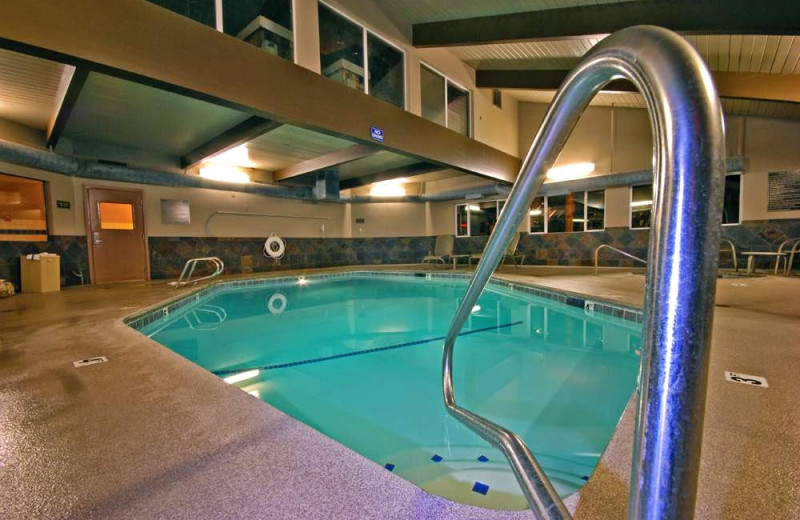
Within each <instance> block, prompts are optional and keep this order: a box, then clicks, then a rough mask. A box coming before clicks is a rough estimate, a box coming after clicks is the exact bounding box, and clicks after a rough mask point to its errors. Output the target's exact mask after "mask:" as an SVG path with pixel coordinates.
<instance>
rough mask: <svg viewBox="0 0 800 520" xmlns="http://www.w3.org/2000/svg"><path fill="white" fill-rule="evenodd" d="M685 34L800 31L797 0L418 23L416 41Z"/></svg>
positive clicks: (698, 2)
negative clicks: (643, 28)
mask: <svg viewBox="0 0 800 520" xmlns="http://www.w3.org/2000/svg"><path fill="white" fill-rule="evenodd" d="M640 24H650V25H659V26H661V27H666V28H667V29H672V30H673V31H677V32H681V33H684V34H780V35H798V34H800V8H798V3H797V0H773V1H770V2H755V1H753V0H678V1H674V0H673V1H664V0H657V1H654V0H647V1H644V2H623V3H615V4H602V5H589V6H580V7H567V8H563V9H545V10H541V11H528V12H524V13H512V14H503V15H495V16H483V17H479V18H466V19H462V20H447V21H442V22H430V23H421V24H414V26H413V42H414V46H415V47H447V46H454V45H482V44H488V43H510V42H519V41H530V40H552V39H559V38H572V37H578V36H586V35H593V34H608V33H612V32H615V31H618V30H619V29H623V28H625V27H630V26H631V25H640Z"/></svg>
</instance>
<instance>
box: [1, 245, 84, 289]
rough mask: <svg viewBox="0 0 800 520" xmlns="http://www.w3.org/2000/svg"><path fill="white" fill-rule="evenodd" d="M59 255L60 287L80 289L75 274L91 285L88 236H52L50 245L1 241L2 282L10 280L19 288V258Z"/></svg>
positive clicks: (79, 281)
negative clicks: (70, 286) (48, 254)
mask: <svg viewBox="0 0 800 520" xmlns="http://www.w3.org/2000/svg"><path fill="white" fill-rule="evenodd" d="M42 252H48V253H56V254H57V255H59V256H60V257H61V285H62V286H64V285H80V283H81V280H80V278H79V277H78V276H75V275H74V274H72V272H73V271H76V272H82V273H83V276H84V280H85V282H86V283H89V255H88V246H87V244H86V237H85V236H65V235H50V236H49V238H48V240H47V242H5V241H0V278H3V279H6V280H10V281H11V282H12V283H13V284H14V285H16V286H17V288H19V284H20V261H19V259H20V257H21V256H24V255H28V254H31V253H42Z"/></svg>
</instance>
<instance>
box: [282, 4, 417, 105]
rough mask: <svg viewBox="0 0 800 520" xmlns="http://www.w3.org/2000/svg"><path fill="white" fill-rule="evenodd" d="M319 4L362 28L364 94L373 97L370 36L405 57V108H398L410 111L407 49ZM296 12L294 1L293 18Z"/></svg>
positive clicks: (337, 11)
mask: <svg viewBox="0 0 800 520" xmlns="http://www.w3.org/2000/svg"><path fill="white" fill-rule="evenodd" d="M317 4H318V5H324V6H325V7H327V8H328V9H330V10H331V11H333V12H335V13H336V14H338V15H339V16H341V17H342V18H345V19H347V20H349V21H350V22H352V23H354V24H355V25H357V26H358V27H360V28H361V45H362V46H363V48H364V52H363V54H364V63H362V66H363V68H364V90H363V92H364V94H366V95H368V96H369V95H371V94H370V93H369V36H368V35H369V34H371V35H372V36H374V37H376V38H378V39H379V40H381V41H382V42H383V43H385V44H386V45H388V46H389V47H392V48H393V49H394V50H396V51H397V52H399V53H400V55H401V56H402V57H403V106H402V107H398V108H400V109H402V110H408V57H407V55H406V51H405V49H403V48H402V47H400V46H399V45H398V44H396V43H394V42H393V41H391V40H389V39H388V38H386V37H385V36H383V35H381V34H378V33H377V32H375V31H374V30H372V29H370V28H369V27H367V25H366V24H364V23H362V22H359V21H358V20H356V19H355V18H353V17H352V16H350V15H348V14H346V13H344V12H342V11H341V10H340V9H337V8H336V7H334V6H332V5H331V4H329V3H327V2H323V1H322V0H318V1H317ZM317 11H318V12H319V8H318V9H317ZM296 12H297V11H296V10H295V9H294V0H292V16H294V13H296ZM295 52H296V51H295ZM295 56H296V55H295ZM320 58H321V56H320ZM373 97H374V96H373ZM376 99H380V98H376ZM381 101H384V100H383V99H381ZM384 102H385V103H389V102H388V101H384ZM389 104H390V105H392V106H396V105H394V104H393V103H389Z"/></svg>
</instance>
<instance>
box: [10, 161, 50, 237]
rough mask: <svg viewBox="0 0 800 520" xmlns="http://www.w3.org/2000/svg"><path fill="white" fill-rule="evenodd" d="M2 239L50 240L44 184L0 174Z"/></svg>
mask: <svg viewBox="0 0 800 520" xmlns="http://www.w3.org/2000/svg"><path fill="white" fill-rule="evenodd" d="M0 240H3V241H14V242H20V241H25V242H27V241H45V240H47V213H46V210H45V203H44V183H43V182H42V181H37V180H34V179H25V178H23V177H14V176H13V175H3V174H0Z"/></svg>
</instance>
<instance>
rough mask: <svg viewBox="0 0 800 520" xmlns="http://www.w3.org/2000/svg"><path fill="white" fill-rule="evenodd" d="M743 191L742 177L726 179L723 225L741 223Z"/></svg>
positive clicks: (735, 176) (732, 176) (729, 176)
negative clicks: (740, 197)
mask: <svg viewBox="0 0 800 520" xmlns="http://www.w3.org/2000/svg"><path fill="white" fill-rule="evenodd" d="M741 189H742V176H741V175H728V176H727V177H725V202H724V204H723V205H722V223H723V224H738V223H739V194H740V191H741Z"/></svg>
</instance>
